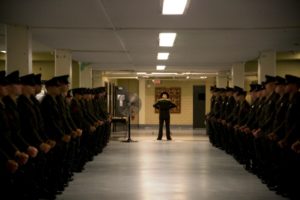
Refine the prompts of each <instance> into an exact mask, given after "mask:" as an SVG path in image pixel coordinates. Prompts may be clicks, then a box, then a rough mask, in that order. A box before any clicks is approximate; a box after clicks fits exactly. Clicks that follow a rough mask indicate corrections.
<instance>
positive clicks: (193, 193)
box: [57, 129, 284, 200]
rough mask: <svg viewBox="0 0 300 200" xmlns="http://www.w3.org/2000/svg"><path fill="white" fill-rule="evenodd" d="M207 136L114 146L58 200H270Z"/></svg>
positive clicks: (141, 136)
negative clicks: (213, 145) (211, 143)
mask: <svg viewBox="0 0 300 200" xmlns="http://www.w3.org/2000/svg"><path fill="white" fill-rule="evenodd" d="M201 133H203V131H201V130H198V131H194V130H183V129H179V130H177V131H173V140H172V141H166V140H163V141H157V140H156V133H155V132H153V130H150V129H149V130H142V131H133V132H132V137H133V138H134V139H135V140H138V142H136V143H123V142H120V140H122V139H124V138H118V139H115V140H113V141H111V142H110V143H109V145H108V147H107V148H106V149H105V150H104V152H103V153H102V154H100V155H98V156H97V157H95V159H94V161H92V162H89V163H87V165H86V167H85V170H84V171H83V172H82V173H78V174H75V176H74V180H73V181H72V182H70V184H69V186H68V187H67V188H66V190H65V191H64V192H63V194H62V195H59V196H58V197H57V198H58V199H64V200H74V199H78V200H79V199H80V200H82V199H87V200H99V199H105V200H107V199H122V200H157V199H158V200H160V199H162V200H169V199H170V200H194V199H195V200H196V199H197V200H199V199H201V200H216V199H220V200H221V199H222V200H224V199H230V200H233V199H237V200H248V199H249V200H254V199H255V200H260V199H261V200H266V199H272V200H277V199H284V198H283V197H281V196H278V195H276V194H275V193H274V192H272V191H269V190H268V188H267V187H266V186H265V185H264V184H262V183H261V182H260V180H259V179H258V178H257V177H256V176H254V175H252V174H250V173H248V172H247V171H246V170H244V169H243V167H242V166H241V165H239V164H238V163H237V162H236V161H235V160H234V159H233V158H232V156H229V155H227V154H226V153H224V151H221V150H219V149H216V148H214V147H212V146H211V145H210V143H209V142H208V140H207V137H206V136H205V135H203V134H201Z"/></svg>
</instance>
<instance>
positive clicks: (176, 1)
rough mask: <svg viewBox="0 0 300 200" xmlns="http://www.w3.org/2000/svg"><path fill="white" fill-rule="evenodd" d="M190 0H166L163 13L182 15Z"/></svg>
mask: <svg viewBox="0 0 300 200" xmlns="http://www.w3.org/2000/svg"><path fill="white" fill-rule="evenodd" d="M187 1H188V0H164V2H163V9H162V14H163V15H182V14H183V13H184V11H185V8H186V5H187Z"/></svg>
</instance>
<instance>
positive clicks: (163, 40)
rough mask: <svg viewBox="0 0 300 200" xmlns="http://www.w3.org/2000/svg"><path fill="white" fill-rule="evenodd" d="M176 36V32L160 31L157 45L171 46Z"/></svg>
mask: <svg viewBox="0 0 300 200" xmlns="http://www.w3.org/2000/svg"><path fill="white" fill-rule="evenodd" d="M175 38H176V33H160V34H159V46H160V47H172V46H173V45H174V41H175Z"/></svg>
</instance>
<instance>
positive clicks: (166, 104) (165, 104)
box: [153, 92, 176, 140]
mask: <svg viewBox="0 0 300 200" xmlns="http://www.w3.org/2000/svg"><path fill="white" fill-rule="evenodd" d="M153 107H154V108H156V109H159V132H158V137H157V140H161V139H162V136H163V125H164V122H165V123H166V135H167V140H172V138H171V132H170V109H172V108H175V107H176V105H175V104H174V103H172V102H171V100H170V99H169V94H168V93H167V92H162V93H161V94H160V99H159V100H158V101H157V102H156V103H155V104H154V105H153Z"/></svg>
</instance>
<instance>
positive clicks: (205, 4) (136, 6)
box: [0, 0, 300, 72]
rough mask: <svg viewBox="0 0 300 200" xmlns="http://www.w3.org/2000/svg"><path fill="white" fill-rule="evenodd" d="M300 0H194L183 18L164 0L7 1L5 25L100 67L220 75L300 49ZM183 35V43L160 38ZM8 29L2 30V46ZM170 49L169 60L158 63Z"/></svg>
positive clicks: (1, 10)
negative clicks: (167, 12) (163, 43)
mask: <svg viewBox="0 0 300 200" xmlns="http://www.w3.org/2000/svg"><path fill="white" fill-rule="evenodd" d="M299 8H300V1H299V0H272V1H270V0H251V1H248V0H226V1H224V0H190V5H189V8H188V9H187V11H186V13H185V14H184V15H182V16H163V15H161V1H160V0H42V1H41V0H26V1H19V0H1V2H0V23H3V24H21V25H27V26H29V27H31V29H32V35H33V40H34V43H33V49H34V51H49V50H54V49H70V50H72V52H73V59H74V60H77V61H81V62H88V63H91V64H92V66H93V67H94V68H96V69H103V70H132V71H153V70H154V69H155V66H156V64H166V65H167V70H168V71H200V72H216V71H219V70H226V69H229V68H230V66H231V65H232V64H233V63H236V62H245V61H248V60H252V59H256V58H257V57H258V56H259V54H260V52H261V51H265V50H271V49H273V50H276V51H292V50H294V51H299V50H300V12H299ZM162 31H174V32H177V38H176V41H175V46H174V47H172V48H160V47H158V34H159V32H162ZM4 38H5V31H4V29H3V27H2V28H0V48H1V47H2V48H3V47H4ZM158 51H169V52H170V57H169V60H168V61H157V60H156V55H157V52H158Z"/></svg>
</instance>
